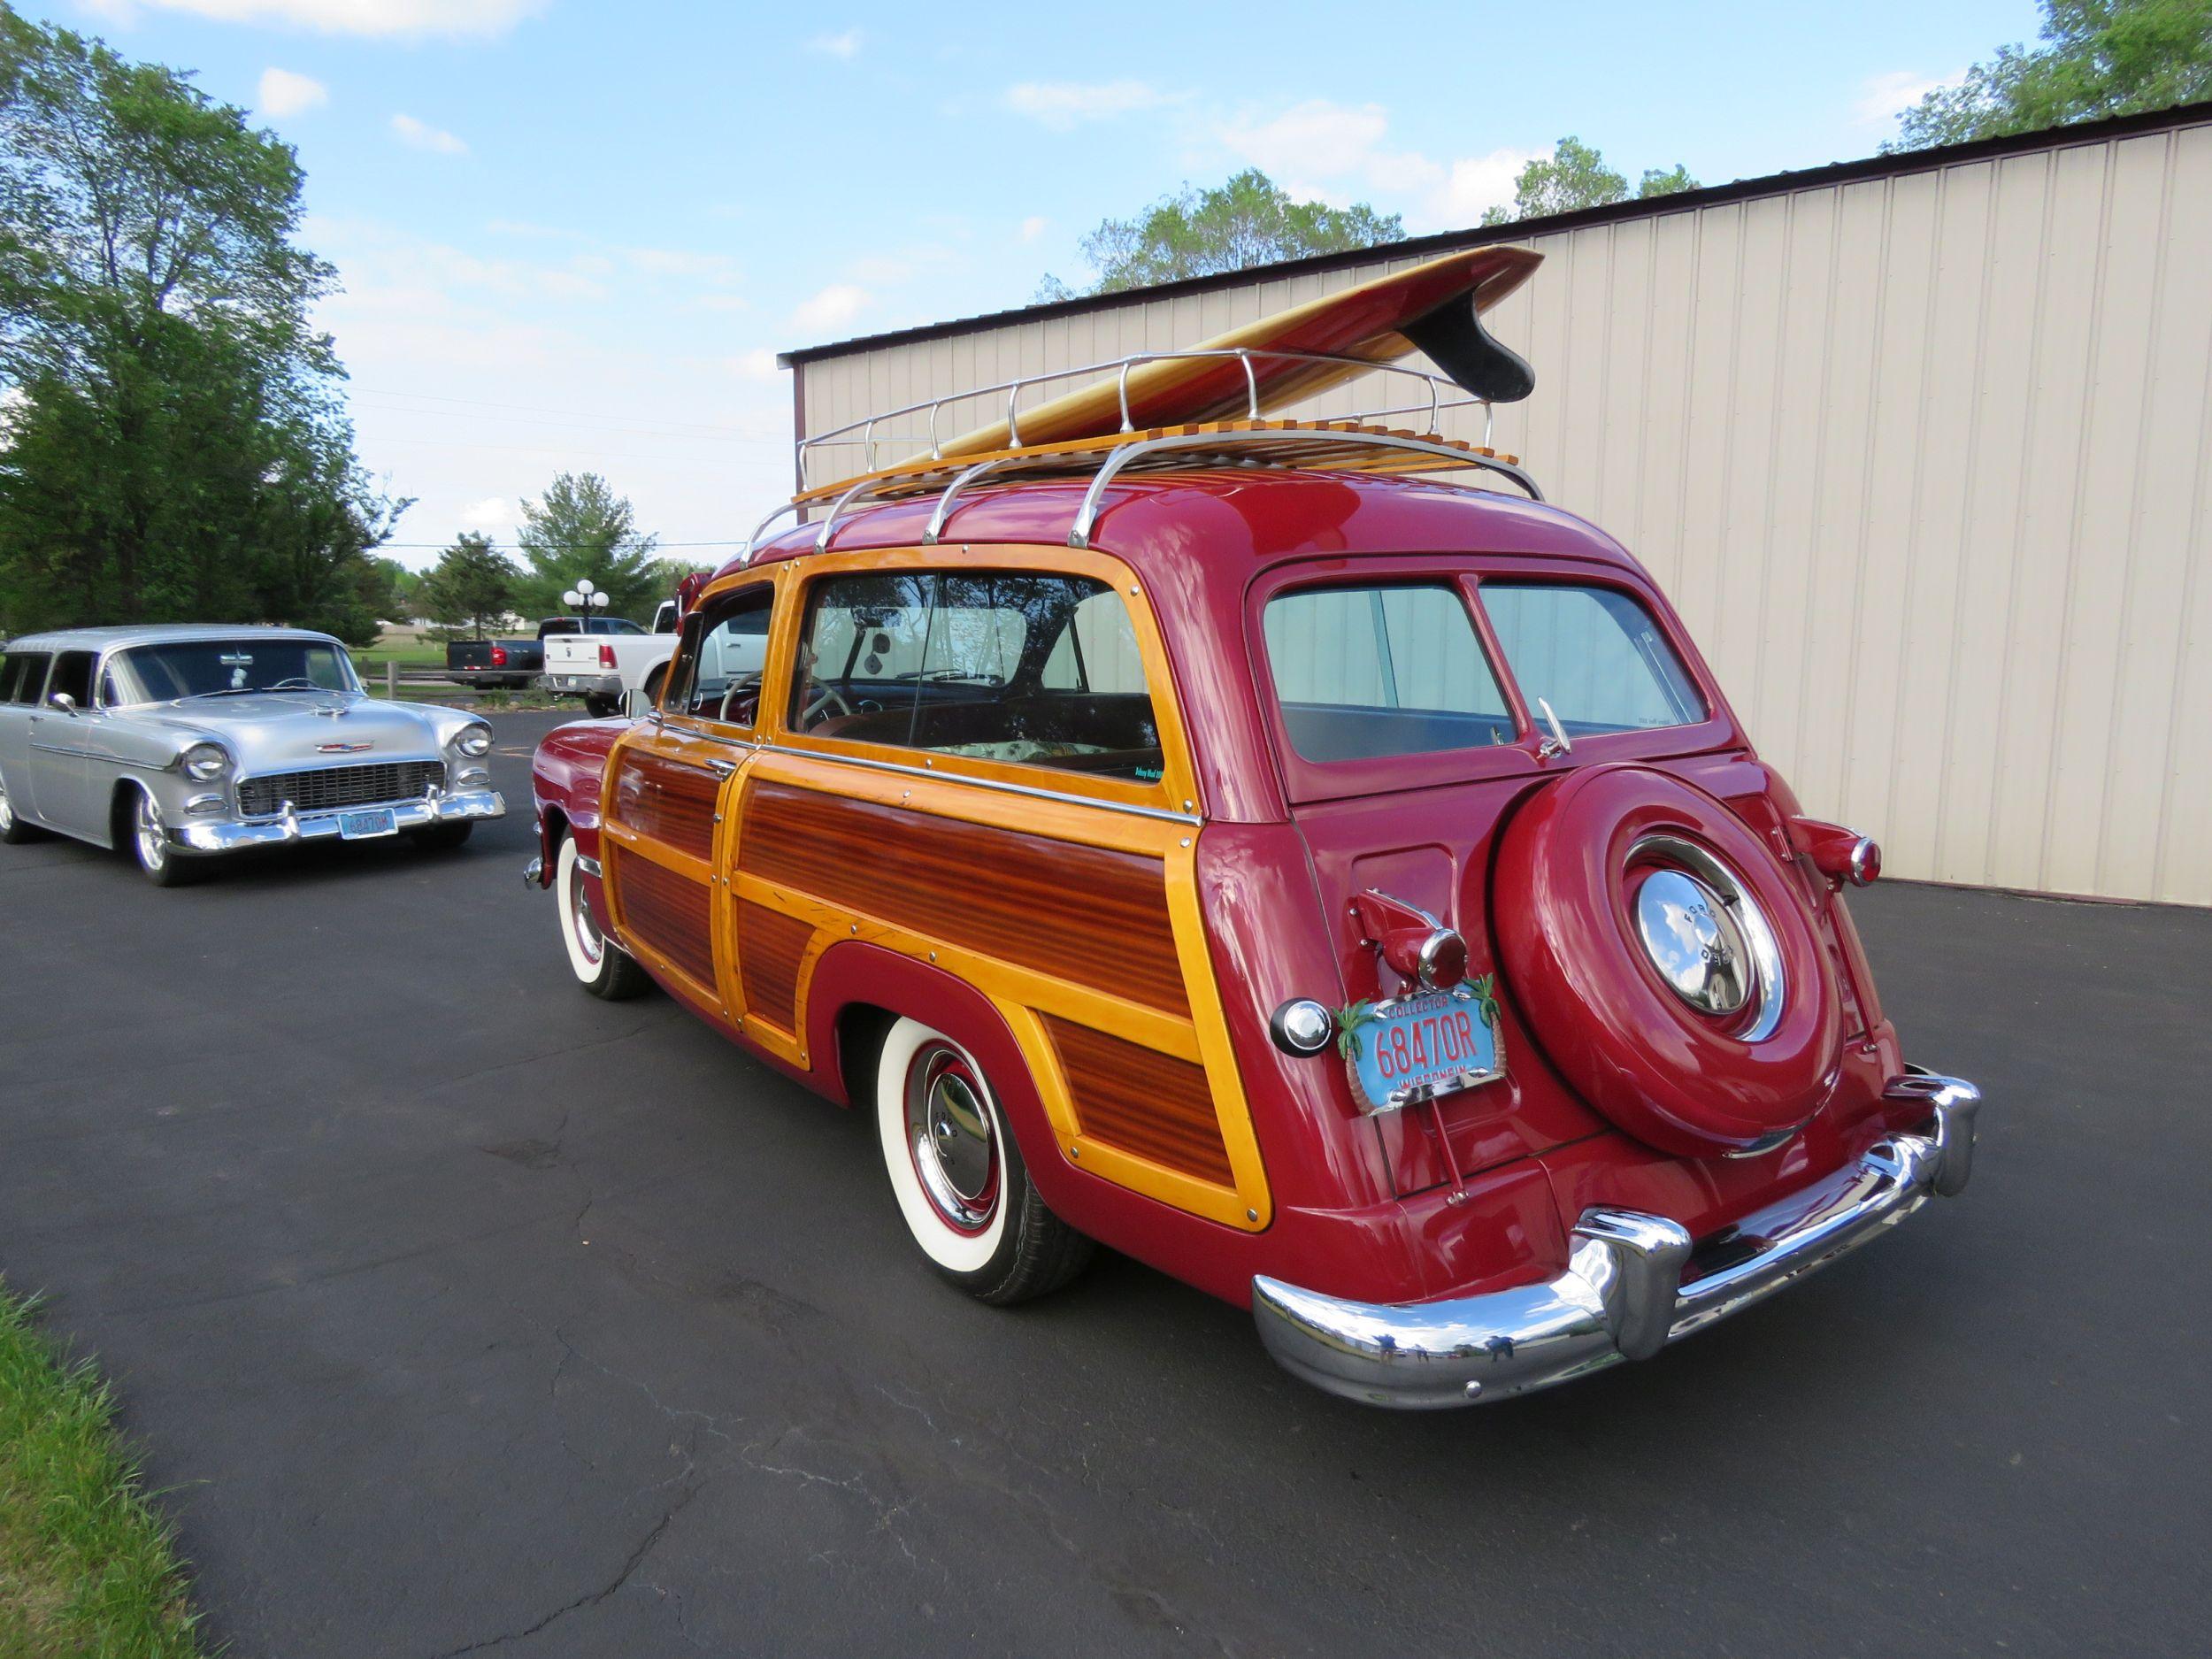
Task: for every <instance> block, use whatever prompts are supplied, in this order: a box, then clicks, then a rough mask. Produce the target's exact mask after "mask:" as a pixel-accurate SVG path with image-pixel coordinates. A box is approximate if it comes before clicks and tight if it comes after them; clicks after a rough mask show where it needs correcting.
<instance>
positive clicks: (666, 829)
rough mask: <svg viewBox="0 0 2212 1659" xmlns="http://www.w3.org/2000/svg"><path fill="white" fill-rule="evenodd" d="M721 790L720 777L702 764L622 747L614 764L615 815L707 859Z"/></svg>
mask: <svg viewBox="0 0 2212 1659" xmlns="http://www.w3.org/2000/svg"><path fill="white" fill-rule="evenodd" d="M721 788H722V780H721V779H719V778H718V777H717V776H715V774H714V773H712V772H709V771H707V770H706V769H705V768H703V767H700V766H687V765H684V764H681V763H680V762H678V761H672V760H668V759H665V758H664V757H661V756H658V755H650V754H646V753H643V752H641V751H640V750H638V749H624V750H623V751H622V753H621V756H620V757H619V758H618V761H617V763H616V765H615V773H614V817H615V818H616V820H617V821H618V822H619V823H622V824H626V825H627V826H629V827H630V828H632V829H634V830H635V831H636V832H637V833H639V834H641V835H643V836H645V837H646V838H648V839H649V840H651V841H659V842H661V843H662V844H664V846H668V847H672V848H673V849H676V850H677V851H678V852H680V853H688V854H690V855H691V856H693V857H694V858H708V857H711V856H713V853H714V803H715V800H716V798H717V797H718V795H719V794H720V792H721Z"/></svg>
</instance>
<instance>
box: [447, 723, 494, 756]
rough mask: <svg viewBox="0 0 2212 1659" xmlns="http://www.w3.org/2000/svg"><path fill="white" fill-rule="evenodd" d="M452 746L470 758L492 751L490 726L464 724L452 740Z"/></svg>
mask: <svg viewBox="0 0 2212 1659" xmlns="http://www.w3.org/2000/svg"><path fill="white" fill-rule="evenodd" d="M453 747H454V748H455V749H458V750H460V751H461V753H462V754H464V755H466V756H468V757H471V758H472V759H474V758H478V757H481V756H485V755H488V754H490V753H491V752H492V728H491V727H490V726H481V725H479V726H463V727H462V728H461V730H460V733H459V734H458V735H457V736H456V737H455V738H454V740H453Z"/></svg>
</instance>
